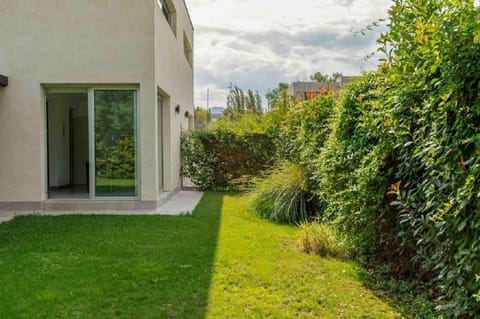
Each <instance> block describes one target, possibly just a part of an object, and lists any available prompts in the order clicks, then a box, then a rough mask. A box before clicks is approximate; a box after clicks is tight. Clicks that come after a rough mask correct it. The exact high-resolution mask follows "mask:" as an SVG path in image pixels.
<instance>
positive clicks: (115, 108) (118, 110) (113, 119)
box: [94, 90, 138, 197]
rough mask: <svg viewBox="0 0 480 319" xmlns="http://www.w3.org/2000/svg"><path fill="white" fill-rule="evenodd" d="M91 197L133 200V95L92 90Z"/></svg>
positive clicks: (130, 92)
mask: <svg viewBox="0 0 480 319" xmlns="http://www.w3.org/2000/svg"><path fill="white" fill-rule="evenodd" d="M94 114H95V117H94V130H95V131H94V143H95V196H96V197H124V196H128V197H136V196H137V195H138V194H137V189H138V187H137V185H138V182H137V159H136V147H137V146H136V141H137V139H136V120H137V119H136V91H134V90H94Z"/></svg>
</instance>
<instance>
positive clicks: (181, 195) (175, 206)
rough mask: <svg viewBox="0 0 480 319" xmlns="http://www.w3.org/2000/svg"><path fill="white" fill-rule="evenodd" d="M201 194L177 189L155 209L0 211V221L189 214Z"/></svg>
mask: <svg viewBox="0 0 480 319" xmlns="http://www.w3.org/2000/svg"><path fill="white" fill-rule="evenodd" d="M202 196H203V192H195V191H179V192H177V193H176V194H175V195H173V196H172V197H171V198H170V199H168V200H166V201H165V203H164V204H162V205H161V206H160V207H158V208H157V209H155V210H135V211H132V210H78V211H73V210H72V211H69V210H66V211H61V210H55V211H53V210H52V211H49V210H45V211H0V223H2V222H9V221H11V220H12V219H14V218H15V217H16V216H24V215H42V216H61V215H170V216H178V215H185V214H190V213H192V212H193V210H194V209H195V207H196V206H197V204H198V202H199V201H200V199H201V198H202Z"/></svg>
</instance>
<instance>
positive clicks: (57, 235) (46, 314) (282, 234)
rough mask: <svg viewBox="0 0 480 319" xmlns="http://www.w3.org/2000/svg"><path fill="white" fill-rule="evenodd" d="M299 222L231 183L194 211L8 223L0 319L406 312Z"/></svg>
mask: <svg viewBox="0 0 480 319" xmlns="http://www.w3.org/2000/svg"><path fill="white" fill-rule="evenodd" d="M296 232H297V229H296V228H295V227H292V226H282V225H276V224H272V223H269V222H267V221H264V220H261V219H259V218H258V217H256V216H255V215H253V214H252V213H251V212H248V211H247V209H246V208H245V200H244V198H242V197H240V196H239V195H233V194H225V193H207V194H206V195H205V196H204V198H203V199H202V201H201V202H200V204H199V206H198V207H197V209H196V210H195V211H194V214H193V216H182V217H168V216H62V217H40V216H29V217H18V218H16V219H15V220H14V221H12V222H10V223H6V224H2V225H0V269H2V271H1V273H0V318H52V317H55V318H113V317H115V318H400V317H402V315H401V314H400V313H401V307H397V306H395V307H394V306H392V302H391V300H388V299H381V298H380V297H378V295H379V294H378V293H377V292H373V291H371V290H369V289H367V288H366V287H365V286H364V285H363V284H362V281H361V277H362V274H361V272H360V271H359V268H358V267H357V266H356V265H355V264H353V263H350V262H345V261H339V260H335V259H326V258H321V257H318V256H312V255H307V254H303V253H300V252H298V251H297V250H296V248H295V235H296ZM406 316H407V317H408V315H406Z"/></svg>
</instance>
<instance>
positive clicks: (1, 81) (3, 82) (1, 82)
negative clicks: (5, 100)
mask: <svg viewBox="0 0 480 319" xmlns="http://www.w3.org/2000/svg"><path fill="white" fill-rule="evenodd" d="M7 85H8V77H7V76H5V75H2V74H0V86H7Z"/></svg>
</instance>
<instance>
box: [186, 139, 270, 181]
mask: <svg viewBox="0 0 480 319" xmlns="http://www.w3.org/2000/svg"><path fill="white" fill-rule="evenodd" d="M181 153H182V165H181V174H182V176H184V177H188V178H190V179H191V180H192V182H193V183H194V184H195V185H196V186H197V187H199V188H201V189H204V190H209V189H210V190H211V189H239V188H243V187H248V184H249V183H250V180H251V178H252V177H253V176H255V175H258V174H260V173H261V172H262V171H263V170H265V169H267V168H268V167H270V166H271V165H272V163H273V161H274V160H275V153H276V146H275V143H274V141H273V139H272V137H270V136H269V135H267V134H262V133H246V134H239V133H235V132H232V131H223V130H215V131H210V132H194V131H184V132H183V133H182V137H181Z"/></svg>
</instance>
